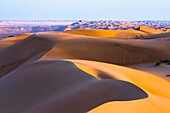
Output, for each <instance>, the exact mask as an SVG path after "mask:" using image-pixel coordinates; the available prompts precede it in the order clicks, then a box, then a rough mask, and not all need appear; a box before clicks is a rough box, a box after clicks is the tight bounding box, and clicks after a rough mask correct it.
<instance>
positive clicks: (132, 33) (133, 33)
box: [63, 29, 148, 39]
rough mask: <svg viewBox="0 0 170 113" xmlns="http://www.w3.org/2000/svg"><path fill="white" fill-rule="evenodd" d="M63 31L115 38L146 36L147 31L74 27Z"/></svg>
mask: <svg viewBox="0 0 170 113" xmlns="http://www.w3.org/2000/svg"><path fill="white" fill-rule="evenodd" d="M63 33H70V34H78V35H85V36H95V37H102V38H117V39H129V38H134V37H141V36H148V34H147V33H145V32H142V31H137V30H99V29H76V30H68V31H64V32H63Z"/></svg>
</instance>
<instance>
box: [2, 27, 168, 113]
mask: <svg viewBox="0 0 170 113" xmlns="http://www.w3.org/2000/svg"><path fill="white" fill-rule="evenodd" d="M94 32H95V33H94ZM160 33H161V34H160ZM141 35H142V36H141ZM136 36H139V38H137V37H136ZM154 37H156V38H157V39H159V38H160V39H162V38H164V37H165V38H170V35H169V33H168V32H161V31H157V30H154V29H150V28H147V27H145V26H143V27H141V28H140V30H136V31H135V30H134V31H131V30H130V31H126V30H123V31H121V30H120V31H111V30H109V31H106V30H73V31H72V30H71V31H66V32H37V33H27V34H21V35H18V36H15V37H12V38H6V39H3V40H1V41H0V76H1V78H0V92H1V93H0V100H1V101H0V113H85V112H88V113H169V112H170V108H169V106H170V79H169V77H166V74H170V65H167V64H166V63H163V64H161V65H160V66H155V62H158V61H166V60H170V41H169V40H156V39H155V38H154ZM136 38H137V39H136Z"/></svg>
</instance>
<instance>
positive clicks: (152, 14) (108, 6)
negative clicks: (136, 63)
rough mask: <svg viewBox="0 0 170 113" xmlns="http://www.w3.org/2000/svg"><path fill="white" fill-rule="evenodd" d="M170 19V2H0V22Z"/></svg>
mask: <svg viewBox="0 0 170 113" xmlns="http://www.w3.org/2000/svg"><path fill="white" fill-rule="evenodd" d="M80 19H81V20H170V0H0V20H80Z"/></svg>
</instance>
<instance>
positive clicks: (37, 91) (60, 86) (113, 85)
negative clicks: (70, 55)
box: [0, 60, 147, 113]
mask: <svg viewBox="0 0 170 113" xmlns="http://www.w3.org/2000/svg"><path fill="white" fill-rule="evenodd" d="M63 67H64V68H63ZM21 84H22V85H21ZM106 87H107V88H106ZM0 91H1V92H3V93H2V94H0V99H1V101H0V112H2V113H4V112H5V113H11V112H12V113H54V112H57V113H68V112H69V113H84V112H87V111H89V110H91V109H93V108H94V107H97V106H99V105H101V104H103V103H106V102H109V101H129V100H134V99H141V98H146V97H147V94H146V93H145V92H144V91H143V90H141V89H140V88H139V87H137V86H135V85H133V84H131V83H129V82H125V81H120V80H115V79H108V80H98V79H97V78H95V77H93V76H91V75H89V74H87V73H85V72H84V71H82V70H80V69H79V68H77V67H76V66H75V65H74V64H73V63H72V62H68V61H63V60H46V61H34V62H30V63H27V64H24V65H22V66H21V67H19V68H17V69H15V70H14V71H12V72H11V73H9V74H7V75H6V76H5V77H3V78H2V79H0ZM128 91H130V93H129V92H128ZM66 108H67V109H66Z"/></svg>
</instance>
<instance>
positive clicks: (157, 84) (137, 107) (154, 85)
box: [71, 60, 170, 113]
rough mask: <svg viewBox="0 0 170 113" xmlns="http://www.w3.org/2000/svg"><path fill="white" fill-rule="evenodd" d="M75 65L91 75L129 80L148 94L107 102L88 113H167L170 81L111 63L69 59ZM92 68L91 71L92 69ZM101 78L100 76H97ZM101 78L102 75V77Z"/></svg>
mask: <svg viewBox="0 0 170 113" xmlns="http://www.w3.org/2000/svg"><path fill="white" fill-rule="evenodd" d="M71 61H73V62H74V63H75V64H76V66H78V67H79V68H80V69H82V70H84V71H85V72H90V73H91V74H92V75H93V76H96V74H99V73H101V72H102V73H105V75H104V74H103V76H106V77H105V78H110V77H112V78H115V79H118V80H125V81H129V82H131V83H133V84H135V85H137V86H139V87H140V88H142V89H143V90H144V91H146V92H147V93H148V95H149V97H148V98H146V99H142V100H134V101H126V102H125V101H124V102H109V103H106V104H103V105H102V106H99V107H97V108H96V109H93V110H91V111H90V112H89V113H113V112H116V113H127V112H129V113H169V111H170V108H169V105H170V90H168V89H169V88H170V83H169V82H167V81H165V80H163V79H161V78H159V77H156V76H154V75H152V74H149V73H145V72H142V71H138V70H134V69H129V68H125V67H122V66H116V65H113V64H106V63H99V62H92V61H82V60H71ZM92 70H93V71H92ZM98 78H99V79H101V77H100V76H98ZM102 78H103V77H102Z"/></svg>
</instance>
